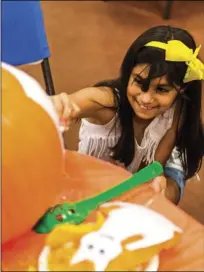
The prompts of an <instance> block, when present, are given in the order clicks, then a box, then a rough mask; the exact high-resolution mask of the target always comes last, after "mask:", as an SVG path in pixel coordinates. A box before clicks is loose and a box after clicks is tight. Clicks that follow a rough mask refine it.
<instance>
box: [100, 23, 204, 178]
mask: <svg viewBox="0 0 204 272" xmlns="http://www.w3.org/2000/svg"><path fill="white" fill-rule="evenodd" d="M169 40H180V41H182V42H183V43H184V44H185V45H187V46H188V47H189V48H191V49H193V51H195V49H196V44H195V41H194V39H193V37H192V36H191V35H190V34H189V33H188V32H187V31H186V30H183V29H180V28H175V27H170V26H157V27H153V28H151V29H149V30H147V31H145V32H144V33H143V34H141V35H140V36H139V37H138V38H137V39H136V40H135V41H134V42H133V43H132V45H131V46H130V48H129V49H128V51H127V53H126V55H125V58H124V60H123V62H122V65H121V69H120V76H119V78H117V79H114V80H108V81H103V82H99V83H97V84H95V86H107V87H110V88H112V90H113V92H114V95H115V99H117V93H116V91H115V90H116V89H117V90H119V97H120V99H119V100H118V116H119V120H120V124H121V128H122V131H121V137H120V138H119V140H118V142H117V144H116V145H115V147H114V148H113V158H114V159H115V160H119V161H121V162H123V163H124V164H125V165H126V166H128V165H129V164H130V163H131V162H132V160H133V157H134V151H135V140H134V130H133V116H134V112H133V110H132V107H131V106H130V104H129V101H128V99H127V86H128V81H129V78H130V75H131V73H132V70H133V68H134V67H135V66H136V65H137V64H145V63H147V64H149V65H150V72H149V76H148V79H147V80H148V81H149V82H150V81H151V79H153V78H156V77H161V76H163V75H167V79H168V82H169V84H171V85H172V86H174V85H177V86H180V87H181V88H184V90H185V91H184V95H183V96H182V95H178V99H180V101H181V113H182V114H180V117H181V116H182V122H181V126H180V128H179V129H177V137H176V139H177V140H176V146H177V148H178V151H179V154H180V158H181V161H182V164H183V167H184V170H185V178H186V179H188V178H190V177H192V176H194V175H195V173H196V172H197V171H199V169H200V167H201V163H202V157H203V155H204V131H203V127H202V122H201V92H202V85H201V81H199V80H195V81H192V82H189V83H186V84H184V83H183V79H184V76H185V73H186V70H187V65H186V64H185V63H184V62H167V61H165V50H163V49H159V48H155V47H146V46H145V44H147V43H148V42H150V41H160V42H165V43H166V42H168V41H169Z"/></svg>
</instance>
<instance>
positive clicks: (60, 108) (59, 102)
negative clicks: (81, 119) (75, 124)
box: [50, 95, 64, 118]
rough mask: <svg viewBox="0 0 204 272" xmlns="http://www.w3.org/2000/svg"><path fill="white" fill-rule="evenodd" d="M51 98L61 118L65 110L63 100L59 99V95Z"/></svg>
mask: <svg viewBox="0 0 204 272" xmlns="http://www.w3.org/2000/svg"><path fill="white" fill-rule="evenodd" d="M50 98H51V101H52V103H53V105H54V107H55V109H56V111H57V114H58V116H59V118H61V116H62V113H63V108H64V106H63V103H62V100H61V99H59V97H58V95H54V96H51V97H50Z"/></svg>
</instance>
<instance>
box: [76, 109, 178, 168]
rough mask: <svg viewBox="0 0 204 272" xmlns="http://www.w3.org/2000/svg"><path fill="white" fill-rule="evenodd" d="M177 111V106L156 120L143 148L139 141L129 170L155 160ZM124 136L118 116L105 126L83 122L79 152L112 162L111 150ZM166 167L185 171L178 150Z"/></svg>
mask: <svg viewBox="0 0 204 272" xmlns="http://www.w3.org/2000/svg"><path fill="white" fill-rule="evenodd" d="M174 110H175V109H174V107H172V108H170V109H169V110H167V111H166V112H165V113H164V114H161V115H159V116H157V117H155V118H154V120H153V121H152V122H151V123H150V124H149V126H148V127H147V128H146V129H145V132H144V137H143V139H142V142H141V144H140V145H139V144H138V143H137V140H136V139H135V156H134V158H133V161H132V163H131V164H130V165H129V166H128V167H127V170H129V171H130V172H132V173H135V172H136V171H137V170H138V168H139V166H140V164H141V162H142V161H145V162H147V163H151V162H153V161H154V155H155V152H156V149H157V147H158V144H159V142H160V141H161V139H162V138H163V137H164V135H165V134H166V132H167V130H168V129H170V128H171V126H172V122H173V115H174ZM120 135H121V128H120V122H119V119H118V116H117V115H115V117H114V118H113V119H112V120H111V121H110V122H109V123H107V124H105V125H97V124H92V123H90V122H88V121H87V120H86V119H82V120H81V127H80V131H79V148H78V152H79V153H82V154H87V155H90V156H94V157H96V158H99V159H102V160H105V161H110V162H112V161H113V159H112V158H111V152H112V150H111V149H110V148H111V147H114V146H115V144H116V143H117V141H118V139H119V137H120ZM166 166H168V167H173V168H176V169H178V170H180V171H183V168H182V165H181V161H180V159H179V158H178V152H177V150H176V148H175V149H174V150H173V153H172V155H171V158H170V159H169V161H168V162H167V164H166Z"/></svg>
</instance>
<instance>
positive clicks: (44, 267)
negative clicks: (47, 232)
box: [38, 246, 50, 272]
mask: <svg viewBox="0 0 204 272" xmlns="http://www.w3.org/2000/svg"><path fill="white" fill-rule="evenodd" d="M49 254H50V247H48V246H45V247H44V248H43V250H42V252H41V254H40V257H39V259H38V270H39V271H40V272H41V271H45V272H47V271H50V270H49V269H48V256H49Z"/></svg>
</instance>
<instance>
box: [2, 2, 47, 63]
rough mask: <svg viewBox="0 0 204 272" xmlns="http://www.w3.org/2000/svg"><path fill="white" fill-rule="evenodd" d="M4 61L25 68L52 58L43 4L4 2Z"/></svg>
mask: <svg viewBox="0 0 204 272" xmlns="http://www.w3.org/2000/svg"><path fill="white" fill-rule="evenodd" d="M1 13H2V19H1V21H2V27H1V43H2V45H1V54H2V55H1V60H2V61H3V62H6V63H9V64H11V65H14V66H17V65H23V64H28V63H32V62H35V61H39V60H41V59H45V58H48V57H50V51H49V46H48V43H47V38H46V33H45V29H44V22H43V15H42V11H41V7H40V1H39V0H35V1H27V0H26V1H6V0H4V1H2V2H1Z"/></svg>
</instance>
